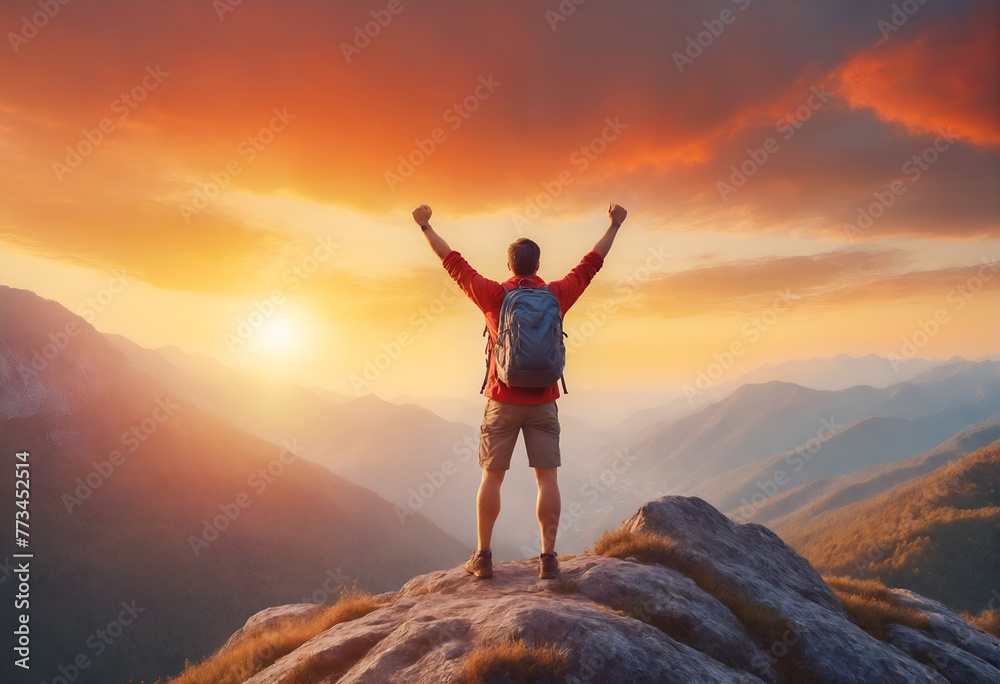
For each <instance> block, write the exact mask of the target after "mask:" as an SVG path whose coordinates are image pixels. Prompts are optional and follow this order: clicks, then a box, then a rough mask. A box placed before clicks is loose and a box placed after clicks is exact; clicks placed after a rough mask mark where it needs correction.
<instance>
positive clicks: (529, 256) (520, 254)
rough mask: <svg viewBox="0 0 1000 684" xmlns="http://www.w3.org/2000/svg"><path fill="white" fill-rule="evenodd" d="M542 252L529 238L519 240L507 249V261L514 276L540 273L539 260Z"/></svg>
mask: <svg viewBox="0 0 1000 684" xmlns="http://www.w3.org/2000/svg"><path fill="white" fill-rule="evenodd" d="M541 255H542V250H541V249H540V248H539V247H538V245H536V244H535V243H534V242H533V241H532V240H529V239H528V238H518V239H517V240H515V241H514V242H512V243H510V247H508V248H507V261H508V263H510V267H511V269H512V270H513V271H514V275H519V276H524V275H534V274H535V273H537V272H538V260H539V258H540V257H541Z"/></svg>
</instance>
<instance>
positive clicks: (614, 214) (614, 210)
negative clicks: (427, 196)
mask: <svg viewBox="0 0 1000 684" xmlns="http://www.w3.org/2000/svg"><path fill="white" fill-rule="evenodd" d="M428 211H430V207H428ZM608 216H610V217H611V223H613V224H615V225H616V226H620V225H621V224H622V221H624V220H625V217H626V216H628V212H627V211H625V207H622V206H619V205H617V204H615V203H614V202H612V203H611V206H609V207H608Z"/></svg>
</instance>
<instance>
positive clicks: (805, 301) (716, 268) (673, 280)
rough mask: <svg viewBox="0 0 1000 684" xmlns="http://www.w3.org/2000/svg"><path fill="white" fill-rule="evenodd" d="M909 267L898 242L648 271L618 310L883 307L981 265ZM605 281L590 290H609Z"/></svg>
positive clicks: (949, 283)
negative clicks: (782, 304) (657, 273)
mask: <svg viewBox="0 0 1000 684" xmlns="http://www.w3.org/2000/svg"><path fill="white" fill-rule="evenodd" d="M911 267H912V258H911V256H910V255H908V254H907V253H905V252H903V251H902V250H898V249H840V250H835V251H832V252H826V253H822V254H815V255H810V256H791V257H767V258H761V259H748V260H741V261H732V262H726V263H721V264H714V265H710V266H704V267H699V268H694V269H689V270H686V271H681V272H678V273H673V274H669V275H665V276H662V277H659V278H654V279H652V280H651V281H650V282H649V283H647V284H644V285H642V286H641V287H639V288H638V289H637V290H636V296H635V297H634V301H632V302H630V303H629V306H628V307H626V309H625V311H627V312H629V313H630V314H631V315H633V316H640V317H642V316H647V317H652V318H683V317H688V316H702V315H714V316H746V315H749V314H752V313H754V312H757V311H760V310H762V309H767V308H769V307H771V306H773V305H774V303H775V302H776V301H778V300H779V299H784V300H785V301H791V302H794V307H795V309H796V310H797V311H802V310H806V309H820V308H829V307H835V308H840V307H852V306H871V305H876V306H890V305H893V304H899V303H903V302H920V301H926V300H928V299H935V298H943V297H945V296H946V295H947V294H948V293H949V292H950V291H952V290H954V289H955V288H959V287H961V286H963V284H965V283H967V282H969V281H970V279H974V278H976V277H977V274H978V273H979V271H980V269H981V268H982V264H978V265H968V266H956V267H946V268H940V269H931V270H920V269H912V268H911ZM980 285H981V283H980ZM608 287H609V286H607V285H601V286H599V287H598V288H597V289H598V290H599V291H601V292H603V293H604V294H605V295H609V296H610V292H609V291H608Z"/></svg>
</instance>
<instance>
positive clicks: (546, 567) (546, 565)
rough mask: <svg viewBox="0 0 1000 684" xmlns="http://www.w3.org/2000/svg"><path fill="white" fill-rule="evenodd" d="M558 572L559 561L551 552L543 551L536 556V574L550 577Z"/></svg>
mask: <svg viewBox="0 0 1000 684" xmlns="http://www.w3.org/2000/svg"><path fill="white" fill-rule="evenodd" d="M558 574H559V561H558V560H557V559H556V556H555V554H553V553H543V554H542V555H541V556H539V557H538V576H539V577H541V578H542V579H552V578H553V577H555V576H556V575H558Z"/></svg>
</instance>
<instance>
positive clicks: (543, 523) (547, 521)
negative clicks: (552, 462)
mask: <svg viewBox="0 0 1000 684" xmlns="http://www.w3.org/2000/svg"><path fill="white" fill-rule="evenodd" d="M557 470H558V469H557V468H535V480H536V482H538V505H537V509H536V512H537V513H538V528H539V530H540V532H541V534H542V553H555V548H556V532H558V531H559V513H560V511H561V509H562V499H561V498H560V496H559V480H558V478H557V476H556V471H557Z"/></svg>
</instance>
